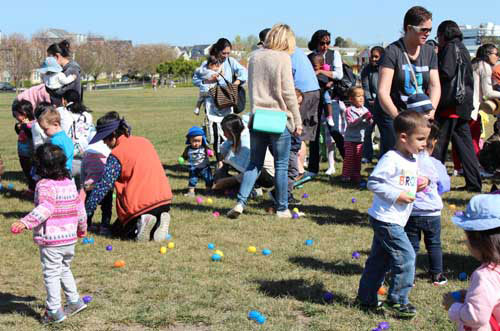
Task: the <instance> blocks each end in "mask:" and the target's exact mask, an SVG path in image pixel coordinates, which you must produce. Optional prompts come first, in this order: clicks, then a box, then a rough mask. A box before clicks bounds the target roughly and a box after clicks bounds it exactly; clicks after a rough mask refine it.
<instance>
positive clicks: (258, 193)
mask: <svg viewBox="0 0 500 331" xmlns="http://www.w3.org/2000/svg"><path fill="white" fill-rule="evenodd" d="M255 194H256V196H258V197H261V196H263V195H264V191H262V187H259V188H256V189H255Z"/></svg>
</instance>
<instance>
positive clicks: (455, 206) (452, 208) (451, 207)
mask: <svg viewBox="0 0 500 331" xmlns="http://www.w3.org/2000/svg"><path fill="white" fill-rule="evenodd" d="M449 208H450V209H451V210H455V209H457V205H454V204H451V205H450V206H449Z"/></svg>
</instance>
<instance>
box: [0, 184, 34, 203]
mask: <svg viewBox="0 0 500 331" xmlns="http://www.w3.org/2000/svg"><path fill="white" fill-rule="evenodd" d="M0 196H1V197H2V198H9V199H19V200H24V201H31V202H33V198H30V197H28V196H26V195H25V193H24V192H23V191H17V190H15V189H13V190H9V189H7V188H5V187H4V188H2V190H0Z"/></svg>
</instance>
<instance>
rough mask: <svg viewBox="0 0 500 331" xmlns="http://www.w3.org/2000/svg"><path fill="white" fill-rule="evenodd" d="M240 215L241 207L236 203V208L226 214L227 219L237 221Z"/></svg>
mask: <svg viewBox="0 0 500 331" xmlns="http://www.w3.org/2000/svg"><path fill="white" fill-rule="evenodd" d="M242 213H243V205H242V204H241V203H237V204H236V206H234V207H233V209H231V210H230V211H228V212H227V217H229V218H232V219H237V218H238V217H240V215H241V214H242Z"/></svg>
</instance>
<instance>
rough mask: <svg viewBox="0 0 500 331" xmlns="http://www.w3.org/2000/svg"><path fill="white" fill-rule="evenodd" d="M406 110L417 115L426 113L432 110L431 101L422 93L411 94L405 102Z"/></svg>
mask: <svg viewBox="0 0 500 331" xmlns="http://www.w3.org/2000/svg"><path fill="white" fill-rule="evenodd" d="M406 109H408V110H413V111H416V112H418V113H427V112H430V111H431V110H433V109H434V107H433V106H432V102H431V99H429V97H428V96H427V94H424V93H416V94H412V95H410V96H409V97H408V100H406Z"/></svg>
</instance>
